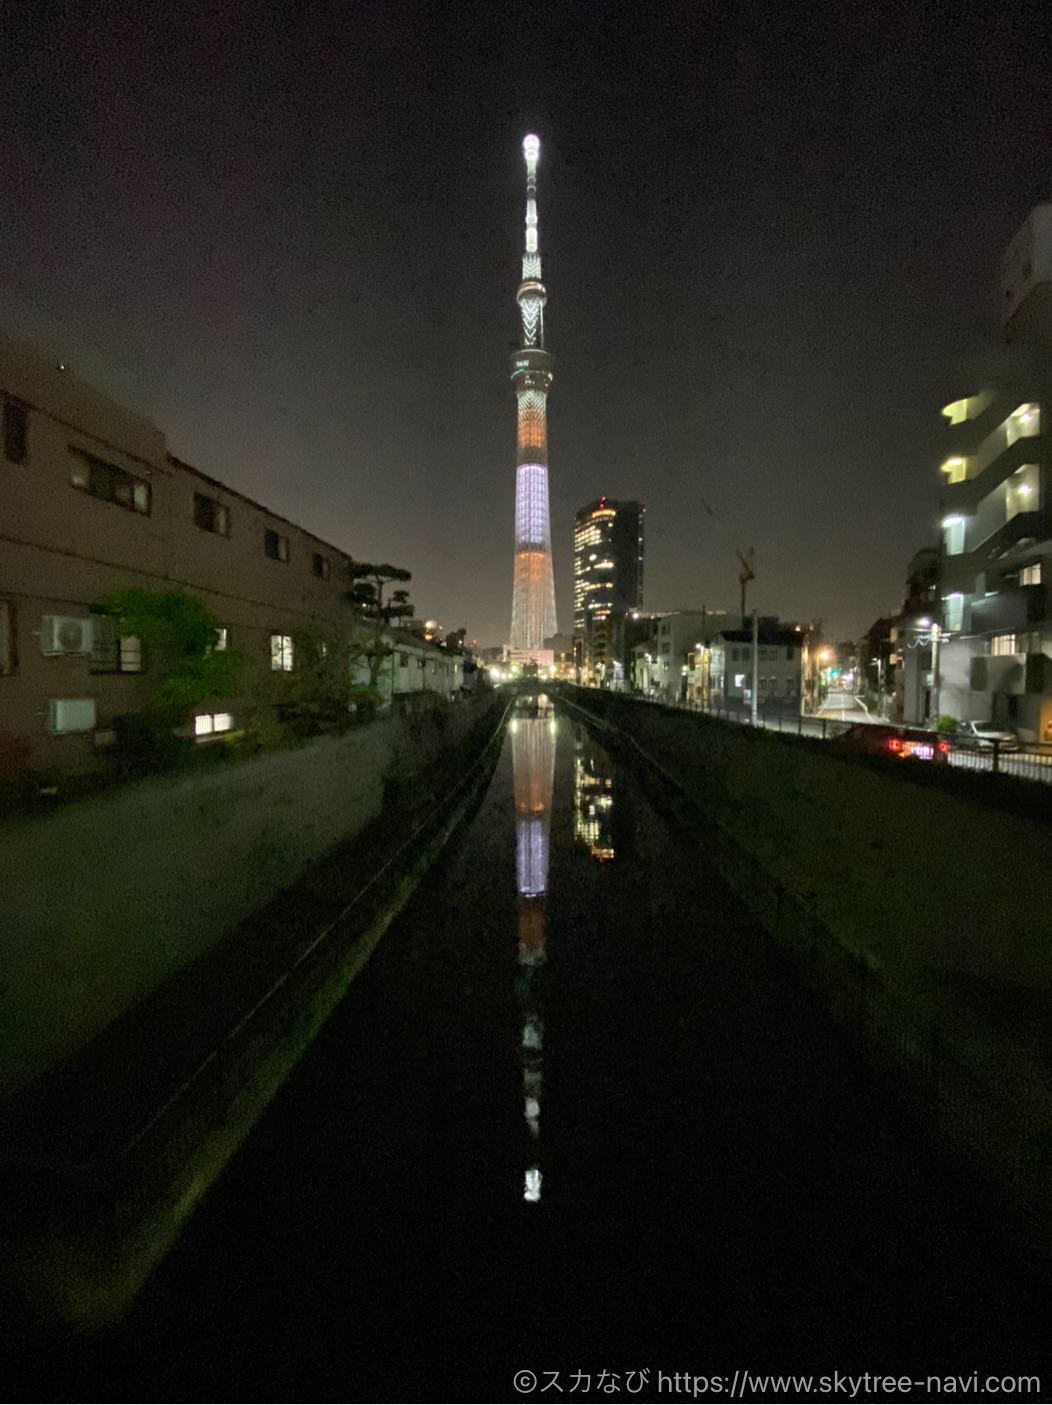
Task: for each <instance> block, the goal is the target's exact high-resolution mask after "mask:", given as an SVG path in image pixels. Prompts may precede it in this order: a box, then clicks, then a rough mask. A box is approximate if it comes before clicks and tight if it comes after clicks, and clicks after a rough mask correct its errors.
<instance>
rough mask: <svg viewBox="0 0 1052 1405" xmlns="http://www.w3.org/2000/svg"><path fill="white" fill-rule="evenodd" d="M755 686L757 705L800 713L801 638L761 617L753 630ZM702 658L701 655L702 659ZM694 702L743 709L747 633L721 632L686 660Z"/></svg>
mask: <svg viewBox="0 0 1052 1405" xmlns="http://www.w3.org/2000/svg"><path fill="white" fill-rule="evenodd" d="M757 637H758V645H757V669H756V677H757V687H756V697H757V702H758V704H759V706H761V707H774V708H776V709H781V710H782V711H786V712H791V713H794V714H795V713H797V712H799V711H800V701H801V686H802V684H801V679H802V656H803V649H804V641H805V635H804V632H803V630H802V629H800V628H799V627H797V626H795V625H793V626H790V625H783V624H780V623H779V621H778V620H777V619H767V618H764V619H761V620H759V621H758V627H757ZM706 655H707V657H706ZM692 665H693V667H692V670H691V675H692V680H694V679H696V682H695V685H694V686H695V691H696V692H697V694H698V701H699V702H701V701H702V698H703V697H707V699H708V703H709V705H711V706H712V707H745V706H746V705H747V704H751V701H752V668H753V662H752V629H751V628H750V629H723V630H720V631H719V632H718V633H716V634H715V635H714V636H713V638H712V641H711V644H710V646H709V648H708V649H706V650H704V651H703V652H699V655H698V657H697V660H696V661H694V660H692Z"/></svg>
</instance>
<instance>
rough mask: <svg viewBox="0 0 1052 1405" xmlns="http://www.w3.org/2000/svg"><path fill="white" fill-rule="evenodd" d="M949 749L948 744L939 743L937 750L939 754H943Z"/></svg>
mask: <svg viewBox="0 0 1052 1405" xmlns="http://www.w3.org/2000/svg"><path fill="white" fill-rule="evenodd" d="M949 749H950V743H949V742H940V743H939V750H940V751H941V752H944V753H945V752H947V751H949Z"/></svg>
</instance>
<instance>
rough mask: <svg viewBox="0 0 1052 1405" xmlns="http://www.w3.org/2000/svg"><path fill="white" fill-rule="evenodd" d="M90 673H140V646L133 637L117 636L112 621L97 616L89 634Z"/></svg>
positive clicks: (105, 617) (103, 616)
mask: <svg viewBox="0 0 1052 1405" xmlns="http://www.w3.org/2000/svg"><path fill="white" fill-rule="evenodd" d="M91 672H92V673H141V672H142V645H141V644H140V643H139V641H138V639H136V638H135V636H134V635H130V634H129V635H125V636H124V637H123V638H122V637H121V636H120V635H118V633H117V631H116V629H115V628H114V624H113V621H112V620H111V619H109V618H108V617H107V616H105V615H102V616H97V617H96V618H95V620H94V623H93V626H92V633H91Z"/></svg>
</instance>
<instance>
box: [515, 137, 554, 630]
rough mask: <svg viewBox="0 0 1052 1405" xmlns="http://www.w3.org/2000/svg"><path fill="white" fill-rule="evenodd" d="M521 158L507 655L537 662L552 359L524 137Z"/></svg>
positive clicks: (545, 558)
mask: <svg viewBox="0 0 1052 1405" xmlns="http://www.w3.org/2000/svg"><path fill="white" fill-rule="evenodd" d="M522 150H523V154H524V155H525V157H526V244H525V248H524V250H523V255H522V282H521V283H520V284H519V291H518V294H517V295H516V296H517V300H518V304H519V310H520V312H521V314H522V347H521V349H520V350H519V351H516V352H515V353H514V354H513V356H512V358H511V383H512V385H513V386H514V388H515V398H516V400H517V401H518V411H519V416H518V440H517V444H518V447H517V452H516V456H515V462H516V469H515V588H514V592H513V594H512V605H511V649H512V653H513V655H514V654H519V655H536V654H537V653H538V651H539V650H540V649H541V648H542V646H543V644H544V641H545V639H547V638H548V637H549V636H550V635H553V634H554V633H555V582H554V579H553V577H552V541H551V529H550V526H549V520H548V414H547V401H548V387H549V386H550V385H551V383H552V358H551V356H550V355H549V353H548V352H547V351H545V349H544V304H545V302H546V301H547V297H548V295H547V293H546V292H545V290H544V284H543V283H542V282H541V255H540V249H539V248H538V242H537V158H538V156H539V155H540V150H541V143H540V141H539V139H538V138H537V137H535V136H528V137H527V138H526V139H525V141H524V142H523V143H522Z"/></svg>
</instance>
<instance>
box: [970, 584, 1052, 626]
mask: <svg viewBox="0 0 1052 1405" xmlns="http://www.w3.org/2000/svg"><path fill="white" fill-rule="evenodd" d="M970 608H971V632H972V633H973V634H1015V633H1016V632H1018V631H1020V630H1025V629H1029V628H1030V627H1031V626H1033V625H1035V624H1040V623H1041V621H1042V620H1045V619H1047V618H1048V595H1047V587H1046V586H1044V585H1017V586H1011V587H1010V588H1009V589H1007V590H999V591H998V592H997V593H996V594H995V595H986V596H979V597H978V598H977V599H975V600H973V601H972V603H971V607H970Z"/></svg>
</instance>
